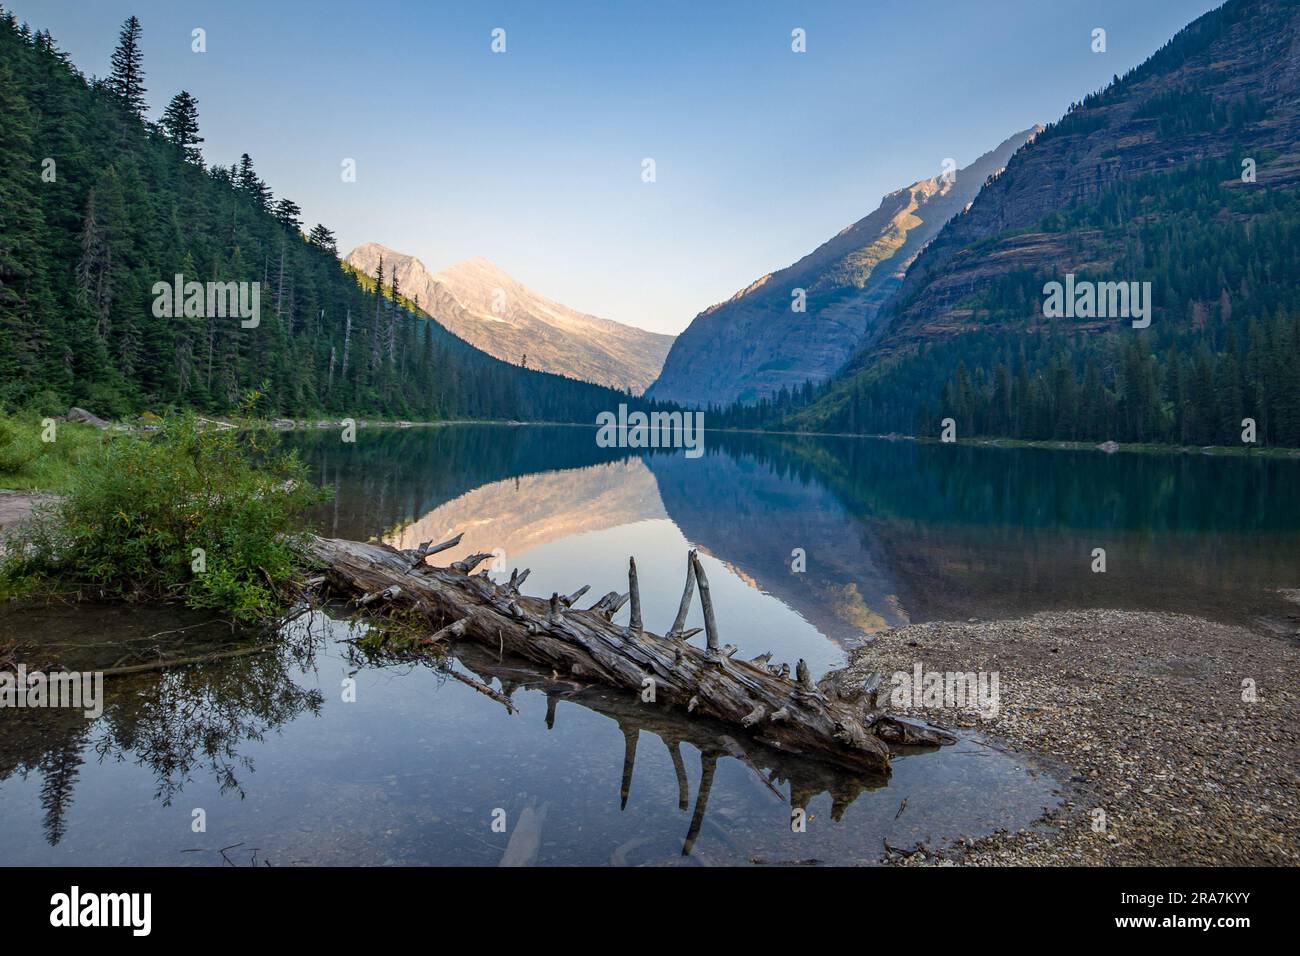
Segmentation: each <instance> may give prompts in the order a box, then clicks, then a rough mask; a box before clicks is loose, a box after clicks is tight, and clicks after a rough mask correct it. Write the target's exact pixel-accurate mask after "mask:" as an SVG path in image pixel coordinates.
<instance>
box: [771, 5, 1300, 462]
mask: <svg viewBox="0 0 1300 956" xmlns="http://www.w3.org/2000/svg"><path fill="white" fill-rule="evenodd" d="M1298 138H1300V4H1297V3H1296V2H1295V0H1231V2H1229V3H1227V4H1225V5H1224V6H1223V7H1220V8H1218V9H1216V10H1214V11H1212V12H1210V13H1208V14H1206V15H1205V16H1203V17H1201V18H1199V19H1198V20H1196V21H1195V22H1193V23H1192V24H1191V25H1189V26H1188V27H1186V28H1185V29H1184V30H1182V31H1181V32H1180V33H1179V34H1178V35H1177V36H1176V37H1174V38H1173V39H1172V40H1171V41H1170V42H1169V43H1168V44H1166V45H1165V46H1164V47H1163V48H1162V49H1161V50H1160V51H1159V52H1157V53H1156V54H1155V55H1154V56H1152V57H1151V58H1150V59H1148V60H1147V61H1146V62H1145V63H1144V64H1142V65H1141V66H1140V67H1138V68H1136V69H1134V70H1132V71H1130V72H1129V73H1128V74H1127V75H1125V76H1124V77H1122V78H1119V77H1117V78H1116V79H1115V80H1114V81H1113V82H1112V83H1111V84H1110V85H1109V86H1108V87H1107V88H1106V89H1105V90H1104V91H1101V92H1098V93H1095V94H1092V95H1089V96H1087V97H1085V98H1084V99H1083V101H1082V102H1079V103H1076V104H1075V105H1074V106H1073V107H1072V108H1071V109H1070V111H1069V112H1068V113H1067V114H1066V115H1065V116H1064V117H1063V118H1062V119H1061V120H1060V121H1059V122H1057V123H1055V124H1053V125H1051V126H1049V127H1048V128H1047V130H1046V131H1045V132H1043V133H1042V134H1041V135H1040V136H1038V137H1037V138H1036V139H1035V140H1034V141H1033V142H1032V143H1030V144H1028V145H1027V146H1025V147H1024V148H1023V149H1021V150H1020V151H1019V152H1018V153H1017V154H1016V155H1015V156H1014V157H1012V159H1011V161H1010V162H1009V163H1008V165H1007V168H1006V171H1005V172H1004V173H1003V174H1002V175H1001V176H1000V177H998V178H997V179H996V180H995V181H993V182H992V183H990V184H989V185H988V186H986V187H985V188H984V189H983V190H982V192H981V193H980V195H979V197H978V198H977V199H976V200H975V202H974V203H973V204H972V206H971V208H970V209H969V211H967V212H966V213H965V214H963V215H961V216H958V217H957V218H956V219H954V220H953V221H952V222H950V223H949V224H948V225H947V226H946V227H945V228H944V230H943V231H942V232H941V233H940V234H939V235H938V236H937V237H936V238H935V240H934V241H933V242H932V243H931V245H930V246H929V247H928V248H927V249H926V250H925V252H923V253H922V254H921V255H920V256H919V257H918V259H917V261H916V262H915V264H914V265H913V267H912V268H911V270H909V273H908V275H907V277H906V279H905V281H904V283H903V286H902V288H901V289H900V291H899V292H898V294H897V295H896V296H895V298H894V299H893V301H892V302H891V303H890V305H889V306H888V307H887V313H888V315H887V317H886V318H884V319H882V322H885V323H887V331H886V332H885V334H884V335H883V336H882V338H881V339H880V340H879V341H878V342H877V343H875V344H874V345H873V346H872V347H871V348H869V349H866V350H864V351H863V352H861V353H860V354H858V355H857V356H856V357H855V358H854V359H853V360H852V361H851V362H850V363H849V365H848V366H847V367H846V369H845V370H844V372H843V373H842V374H841V375H840V376H839V377H838V378H837V379H836V380H835V381H834V382H833V383H832V384H831V385H830V387H829V388H827V389H826V390H825V392H824V394H821V395H820V396H817V397H815V398H814V399H813V400H811V403H810V404H808V406H807V407H805V408H801V409H799V410H797V411H795V412H794V413H793V414H790V415H788V416H787V418H786V422H785V424H786V425H794V426H795V427H800V428H809V429H819V430H820V429H829V430H837V431H838V430H845V431H860V432H890V431H902V432H917V433H921V434H933V433H936V429H937V423H938V420H939V419H941V418H945V417H952V418H954V419H955V420H956V422H957V427H958V434H959V435H966V436H969V435H1001V436H1012V437H1019V438H1039V439H1088V440H1092V439H1097V440H1102V439H1115V440H1119V441H1163V442H1177V443H1195V444H1211V443H1220V444H1240V442H1241V435H1242V419H1243V418H1246V417H1251V418H1254V419H1255V420H1256V421H1257V423H1258V429H1259V433H1258V438H1259V441H1260V442H1261V443H1268V444H1281V445H1289V446H1295V445H1300V376H1298V375H1297V374H1296V367H1297V360H1298V359H1300V256H1298V255H1297V254H1296V249H1297V248H1298V247H1300V191H1298V189H1297V186H1298V185H1300V144H1298V143H1297V139H1298ZM1068 273H1073V274H1075V275H1076V277H1077V278H1078V279H1079V280H1081V281H1085V280H1092V281H1098V282H1107V281H1115V282H1150V283H1151V295H1152V300H1153V302H1154V310H1153V316H1152V321H1151V324H1150V327H1149V328H1145V329H1135V328H1133V327H1132V326H1131V324H1130V323H1129V322H1128V321H1127V320H1124V319H1116V318H1068V319H1067V318H1058V319H1054V320H1053V319H1046V318H1044V313H1043V301H1044V284H1045V283H1047V282H1050V281H1063V280H1064V279H1065V276H1066V274H1068ZM782 401H783V402H784V404H785V407H786V408H787V409H789V408H790V406H791V405H792V404H793V403H792V402H791V399H790V396H785V397H784V398H783V399H782Z"/></svg>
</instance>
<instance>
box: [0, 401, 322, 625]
mask: <svg viewBox="0 0 1300 956" xmlns="http://www.w3.org/2000/svg"><path fill="white" fill-rule="evenodd" d="M273 440H274V439H273V437H272V436H271V433H270V432H269V430H268V429H266V428H264V427H258V428H251V429H241V430H236V429H217V428H214V427H209V426H207V425H206V424H205V423H203V422H201V421H200V420H199V419H197V418H196V417H194V416H193V415H186V416H183V417H180V418H174V419H169V420H168V421H166V422H165V423H164V424H163V425H162V427H161V428H160V429H159V431H158V432H156V433H153V434H151V435H119V436H117V437H115V438H113V439H112V440H111V441H108V442H106V443H105V444H104V445H103V449H102V453H101V454H100V456H99V457H98V458H97V460H95V461H94V462H93V463H91V464H90V465H89V466H87V467H84V468H82V469H80V470H79V471H78V472H77V473H76V474H75V475H74V476H73V477H72V479H71V482H70V484H69V487H68V493H67V496H66V497H65V498H64V499H63V500H62V501H61V502H60V503H59V504H58V505H56V506H53V507H52V508H50V509H49V510H47V511H46V512H44V513H43V514H41V515H40V516H39V517H38V518H37V519H36V520H35V521H33V522H32V523H31V524H29V525H27V526H25V527H24V528H23V529H21V530H20V531H19V532H18V534H17V535H16V536H15V538H14V539H13V540H12V541H11V542H10V557H9V559H8V560H7V563H6V564H5V565H3V566H2V567H0V588H4V587H7V588H10V589H21V588H25V587H26V588H30V587H32V586H35V587H44V586H55V585H59V584H63V585H68V584H71V585H75V586H77V587H78V588H82V587H90V588H92V589H93V590H94V591H95V592H97V593H98V594H99V595H102V596H104V597H108V598H115V599H126V600H184V601H185V603H187V604H188V605H190V606H191V607H196V608H215V609H218V610H221V611H223V612H226V613H228V614H230V615H231V616H232V617H234V618H235V619H236V620H240V621H245V622H254V621H259V620H265V619H267V618H269V617H271V616H272V615H273V614H274V613H275V612H276V611H277V610H278V609H279V608H280V607H281V603H282V602H281V601H280V599H279V598H278V596H277V590H278V588H279V587H280V586H281V585H283V584H284V583H285V582H287V581H289V580H290V579H291V578H292V576H293V574H294V571H295V568H296V566H297V564H298V561H297V559H296V557H295V552H294V547H293V546H294V543H295V536H296V535H297V534H298V533H299V529H300V528H301V526H302V525H301V516H302V513H303V511H304V509H305V508H307V507H308V506H309V505H311V504H314V503H316V502H317V501H319V500H321V499H322V498H323V497H324V495H323V493H322V492H321V491H319V490H318V489H316V488H314V487H313V486H312V485H311V484H310V483H309V482H308V481H307V477H306V476H307V472H306V466H305V465H304V464H303V463H302V462H301V461H300V460H299V459H298V458H297V457H296V455H293V454H282V453H277V452H274V451H273V450H272V447H271V445H272V442H273Z"/></svg>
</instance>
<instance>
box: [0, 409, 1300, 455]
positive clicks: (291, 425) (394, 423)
mask: <svg viewBox="0 0 1300 956" xmlns="http://www.w3.org/2000/svg"><path fill="white" fill-rule="evenodd" d="M8 414H12V413H8ZM195 414H198V413H197V412H196V413H195ZM3 417H5V416H3V415H0V418H3ZM62 418H63V420H69V419H68V416H62ZM199 418H200V420H202V421H205V422H208V423H210V424H213V425H217V426H219V427H226V428H248V427H250V422H248V421H246V420H240V419H218V418H209V417H207V416H205V415H200V416H199ZM72 420H74V421H75V420H77V419H72ZM100 421H102V420H100ZM262 421H264V422H265V423H266V424H267V425H269V426H270V427H271V428H272V429H274V430H275V431H283V432H289V431H324V430H327V429H332V428H343V427H344V425H343V421H344V420H343V419H335V418H315V419H309V418H286V417H270V418H266V419H262ZM352 421H353V422H354V423H355V426H356V427H357V428H440V427H444V426H453V425H495V426H510V427H516V428H519V427H525V426H528V427H539V426H540V427H555V428H591V429H596V428H598V427H599V425H598V424H597V423H595V422H541V421H518V420H515V419H487V418H482V419H480V418H457V419H439V420H436V421H411V420H406V419H366V418H356V419H352ZM97 427H101V428H103V429H104V430H107V431H117V432H148V431H153V430H154V429H156V428H157V427H158V426H157V425H156V424H154V423H153V422H149V421H146V422H140V421H138V420H137V421H135V422H133V423H128V422H127V421H112V422H104V423H103V424H102V425H99V426H97ZM704 431H705V432H706V433H707V432H710V431H712V432H714V433H716V434H723V435H728V434H730V435H772V436H776V437H784V438H856V439H871V440H875V441H910V442H916V443H917V444H928V445H940V444H954V445H968V446H976V447H980V448H1037V449H1046V450H1048V451H1097V452H1102V453H1104V454H1108V455H1109V454H1114V453H1116V452H1126V453H1129V454H1148V455H1206V456H1209V457H1222V458H1266V459H1279V460H1288V459H1298V458H1300V448H1287V447H1282V446H1277V447H1274V446H1262V445H1243V446H1237V445H1167V444H1160V443H1139V442H1127V443H1124V442H1115V441H1102V442H1097V441H1066V440H1060V439H1029V438H996V437H988V436H980V437H975V438H961V439H957V440H955V441H953V442H951V443H945V442H942V441H940V440H939V439H937V438H930V437H924V436H919V435H904V434H900V433H897V432H890V433H887V434H877V433H862V432H820V431H789V430H786V429H765V428H712V429H711V428H707V427H706V428H705V429H704Z"/></svg>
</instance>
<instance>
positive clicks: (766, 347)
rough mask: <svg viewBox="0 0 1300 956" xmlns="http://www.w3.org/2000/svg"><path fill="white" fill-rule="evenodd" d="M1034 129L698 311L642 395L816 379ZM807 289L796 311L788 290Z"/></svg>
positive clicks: (899, 194) (733, 397)
mask: <svg viewBox="0 0 1300 956" xmlns="http://www.w3.org/2000/svg"><path fill="white" fill-rule="evenodd" d="M1041 129H1042V127H1035V128H1034V129H1029V130H1024V131H1022V132H1020V133H1017V134H1016V135H1015V136H1012V137H1010V138H1009V139H1007V140H1006V141H1005V142H1003V143H1001V144H1000V145H999V146H998V147H997V148H996V149H993V150H990V151H989V152H987V153H985V154H984V155H983V156H981V157H980V158H979V159H977V160H975V162H973V163H971V164H970V165H969V166H967V167H966V168H965V169H961V170H958V171H956V175H955V176H948V177H944V176H942V175H940V176H934V177H932V178H930V179H922V180H920V181H919V182H915V183H913V184H912V185H910V186H907V187H905V188H903V189H899V190H896V191H895V192H892V193H890V194H889V195H888V196H886V197H885V198H884V199H883V200H882V201H881V203H880V207H879V208H878V209H876V210H875V212H873V213H871V214H870V215H868V216H866V217H865V218H863V219H860V220H858V221H857V222H855V223H854V224H853V225H851V226H848V227H847V228H845V229H844V230H842V231H841V232H840V233H839V234H838V235H836V236H835V237H834V238H832V239H830V240H828V241H826V242H824V243H823V244H822V245H820V246H818V247H817V248H816V249H815V250H813V251H812V252H810V253H809V254H808V255H806V256H804V257H803V258H802V259H800V260H799V261H798V262H796V263H795V264H794V265H792V266H787V267H786V268H784V269H781V270H780V271H779V272H774V273H769V274H768V275H765V276H763V277H762V278H760V279H757V280H755V281H754V282H752V283H750V285H749V286H747V287H746V288H744V289H742V290H741V291H739V292H737V293H736V294H735V295H733V296H732V297H731V298H730V299H728V300H727V301H725V302H722V303H720V304H718V305H715V306H712V307H710V308H708V309H705V310H704V311H703V312H701V313H700V314H699V315H697V316H696V317H695V318H694V320H692V322H691V324H690V326H689V327H688V328H687V329H686V331H684V332H683V333H682V334H681V335H680V336H678V338H677V341H676V342H674V343H673V348H672V351H671V352H669V353H668V360H667V361H666V362H665V363H664V369H663V372H662V373H660V376H659V379H658V381H656V382H655V383H654V385H653V386H652V387H651V388H650V390H649V393H648V396H649V397H651V398H654V399H661V400H666V401H676V402H682V403H685V404H690V405H709V404H719V405H725V404H728V403H730V402H734V401H742V402H752V401H754V400H756V399H758V398H760V397H766V396H769V395H771V394H772V393H773V392H776V391H778V390H779V389H781V388H783V387H785V388H790V389H798V388H800V387H801V386H802V385H803V384H804V382H806V381H812V382H814V383H819V382H821V381H823V380H824V379H826V378H829V377H830V376H831V375H833V374H834V373H835V372H836V371H838V370H839V368H840V366H842V365H843V364H844V362H845V360H846V359H848V358H849V356H850V355H852V354H853V352H854V351H855V350H856V349H857V348H858V347H859V346H860V345H861V344H862V342H863V339H864V337H868V338H869V337H870V335H871V333H872V332H873V331H874V329H875V319H876V316H877V314H878V313H879V311H880V308H881V306H882V305H883V304H884V303H885V302H886V301H887V300H888V299H889V297H890V295H892V294H893V292H894V290H895V289H896V288H897V287H898V285H899V283H900V282H901V281H902V278H903V273H904V272H905V271H906V270H907V267H908V266H909V265H910V264H911V263H912V261H913V260H914V259H915V258H916V256H917V254H918V253H919V252H920V251H921V249H922V248H923V247H924V245H925V244H926V243H927V242H929V241H930V240H931V239H932V238H933V237H934V236H935V234H936V233H938V231H939V229H940V228H941V227H942V226H943V224H944V223H945V222H947V221H948V220H949V219H951V218H952V217H953V216H955V215H956V214H957V213H959V212H961V211H962V210H963V209H965V208H966V206H967V205H968V204H969V203H970V201H971V200H972V199H974V198H975V195H976V193H978V192H979V189H980V187H981V186H982V185H983V184H984V182H985V180H987V179H988V178H989V176H991V175H994V174H995V173H997V172H998V171H999V170H1000V169H1001V168H1002V167H1003V166H1004V165H1006V162H1007V159H1008V158H1009V157H1010V156H1011V154H1012V153H1014V152H1015V151H1016V150H1017V149H1019V148H1020V146H1022V145H1023V144H1024V143H1025V142H1026V141H1028V140H1029V139H1030V138H1031V137H1032V136H1033V135H1034V134H1035V133H1037V132H1038V131H1039V130H1041ZM795 289H803V290H805V293H806V301H805V306H806V308H805V311H803V312H796V311H794V309H793V308H792V304H793V301H794V300H793V298H792V293H793V291H794V290H795Z"/></svg>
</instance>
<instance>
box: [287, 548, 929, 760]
mask: <svg viewBox="0 0 1300 956" xmlns="http://www.w3.org/2000/svg"><path fill="white" fill-rule="evenodd" d="M306 551H307V554H308V555H309V556H310V557H311V558H312V559H314V560H315V561H317V562H319V563H320V564H321V565H322V566H323V567H324V568H325V569H326V575H327V577H328V580H329V584H330V586H331V587H332V588H333V589H334V590H335V591H336V592H337V593H338V594H339V595H341V596H344V597H347V598H349V599H353V600H355V599H357V598H358V597H359V596H365V595H370V594H385V593H387V594H391V595H392V597H391V598H390V599H389V600H387V601H385V602H376V604H375V607H376V609H377V610H379V612H380V613H383V612H386V611H388V610H389V609H399V608H400V609H408V608H410V607H412V606H413V607H414V608H415V609H416V610H418V611H419V612H420V613H421V614H423V615H424V616H425V617H427V618H428V619H429V621H430V622H431V624H432V625H433V626H434V627H435V628H438V629H439V630H438V633H437V634H436V635H435V639H443V638H446V637H450V638H463V639H467V640H472V641H475V642H477V643H480V644H483V645H485V646H487V647H489V648H491V649H493V650H494V651H497V652H502V651H508V652H510V653H512V654H517V655H519V656H521V657H523V658H526V659H527V660H529V661H532V662H533V663H535V664H537V665H540V666H541V667H543V668H546V669H548V670H550V671H551V672H553V673H555V674H562V675H573V676H579V677H582V678H583V679H585V680H589V681H595V682H599V683H602V684H607V685H610V686H613V687H616V688H623V689H624V690H626V691H627V693H628V694H629V695H638V696H639V695H640V694H641V693H642V691H643V689H644V688H646V687H647V686H649V687H653V688H654V695H653V696H654V700H655V703H656V705H657V706H659V707H663V708H684V709H686V710H687V711H688V712H689V713H691V714H692V715H694V716H695V717H708V718H712V719H715V720H720V721H722V722H723V723H726V724H729V725H731V726H733V727H737V728H741V729H743V730H744V731H745V732H746V733H748V734H749V735H751V736H753V737H754V738H755V739H756V740H758V741H759V742H761V743H763V744H766V745H767V746H770V747H772V748H774V749H776V750H780V751H783V752H787V753H792V754H799V755H805V756H810V757H815V758H818V759H822V760H827V761H830V762H833V763H836V764H839V765H841V766H845V767H850V768H854V769H869V770H873V771H880V772H887V771H888V768H889V748H888V747H887V746H886V743H885V741H884V740H882V739H881V738H882V736H884V735H883V734H878V733H877V732H876V728H877V727H879V728H881V729H884V730H886V733H888V735H889V737H890V738H893V739H896V740H898V742H900V743H904V742H907V743H910V742H912V741H913V740H915V739H916V738H917V735H918V732H917V731H916V728H915V727H911V726H909V727H907V728H902V727H899V726H898V725H897V724H896V723H894V722H892V721H885V720H880V719H878V717H879V715H876V714H873V713H870V712H867V711H865V710H864V709H863V708H862V707H861V706H860V705H859V704H858V703H857V702H853V701H847V700H841V699H838V697H835V698H832V697H830V696H828V695H827V694H824V693H822V692H821V691H819V690H818V689H817V688H816V687H815V686H814V685H813V684H812V681H811V679H810V677H809V676H808V673H807V664H805V663H803V662H800V674H799V678H800V679H799V681H798V682H797V683H796V682H793V681H791V680H790V679H789V676H788V674H789V668H788V667H786V668H785V669H784V673H772V671H771V670H770V669H769V668H768V667H765V666H763V665H761V664H757V663H750V662H747V661H742V660H737V659H735V658H732V657H730V656H728V654H724V653H723V650H722V649H721V648H720V647H719V644H718V628H717V621H716V616H715V614H714V608H713V604H712V599H711V596H710V595H709V590H708V579H707V577H706V576H705V574H704V569H703V568H702V566H701V565H700V563H699V559H698V557H696V558H694V559H693V561H692V562H691V564H692V567H693V571H694V577H695V581H696V583H697V584H698V586H699V590H700V596H701V601H702V603H703V604H704V619H705V632H706V636H707V639H708V644H707V647H706V648H705V649H703V650H701V649H700V648H698V647H696V646H694V645H691V644H687V643H684V642H683V641H681V640H678V639H676V638H672V637H664V636H660V635H657V634H654V633H652V632H650V631H646V630H644V629H633V628H623V627H616V626H614V625H613V624H611V623H610V618H611V617H612V616H613V614H614V613H615V612H616V611H617V610H618V608H620V607H622V605H623V604H624V603H625V602H626V601H627V600H628V599H629V597H630V596H631V594H632V592H629V593H628V594H626V595H619V594H617V592H611V593H610V594H608V595H606V596H605V597H604V598H601V600H600V601H598V602H596V604H595V605H593V607H591V608H590V609H587V610H579V609H575V608H568V607H564V606H562V603H563V602H561V601H560V599H559V595H558V594H554V595H552V597H551V598H550V599H549V600H547V599H544V598H536V597H530V596H526V595H521V594H518V593H517V592H516V591H515V590H513V589H511V588H510V587H509V586H506V585H499V584H496V583H495V582H493V581H492V580H491V579H490V578H489V577H488V576H487V575H471V574H470V573H469V570H471V569H472V564H471V563H470V562H469V561H468V560H467V561H464V562H457V563H456V564H454V565H452V566H451V567H448V568H437V567H434V566H432V565H425V566H423V567H421V568H418V569H412V568H411V567H410V564H409V560H408V557H407V555H406V554H404V553H402V552H398V551H396V550H394V549H393V548H390V547H388V546H387V545H383V544H376V543H362V542H356V541H344V540H341V539H335V538H313V539H311V540H310V541H309V542H308V544H307V546H306ZM467 565H468V567H467ZM394 588H396V590H392V589H394ZM453 626H454V629H453ZM727 651H728V653H729V652H731V651H734V648H732V647H731V646H730V645H728V648H727ZM900 738H901V739H900Z"/></svg>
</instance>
